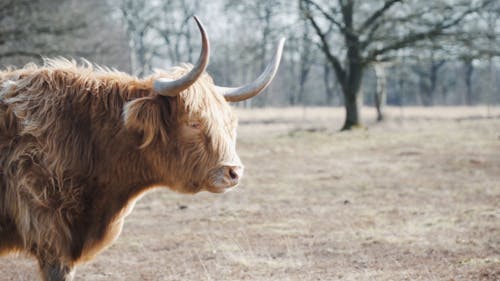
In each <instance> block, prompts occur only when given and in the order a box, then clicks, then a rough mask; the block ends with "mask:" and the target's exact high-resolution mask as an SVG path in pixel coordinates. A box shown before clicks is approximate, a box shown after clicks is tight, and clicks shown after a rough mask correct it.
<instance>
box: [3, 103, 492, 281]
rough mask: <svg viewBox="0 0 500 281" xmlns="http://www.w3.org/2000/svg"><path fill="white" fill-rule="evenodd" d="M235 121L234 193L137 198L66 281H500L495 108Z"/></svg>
mask: <svg viewBox="0 0 500 281" xmlns="http://www.w3.org/2000/svg"><path fill="white" fill-rule="evenodd" d="M238 111H239V112H238V114H239V116H240V121H241V125H240V130H239V151H240V156H241V157H242V160H243V161H244V163H245V164H246V176H245V179H244V180H243V183H242V185H241V186H240V187H239V188H238V189H237V190H235V191H234V192H231V193H228V194H224V195H214V194H208V193H202V194H198V195H195V196H186V195H179V194H175V193H173V192H170V191H167V190H157V191H153V192H152V193H150V194H148V195H146V196H145V197H144V198H143V199H142V200H141V201H140V202H139V203H138V204H137V206H136V208H135V211H134V212H133V213H132V214H131V215H130V217H129V218H128V219H127V221H126V223H125V228H124V231H123V233H122V235H121V237H120V238H119V239H118V241H117V242H116V243H115V244H114V245H113V246H112V247H111V248H110V249H108V250H107V251H106V252H104V253H103V254H102V255H100V256H99V257H98V258H97V259H96V260H95V261H93V262H91V263H88V264H85V265H83V266H80V267H79V268H78V269H77V278H75V279H76V280H96V281H98V280H444V281H451V280H454V281H458V280H464V281H466V280H467V281H468V280H482V281H485V280H490V281H496V280H500V118H499V116H500V108H498V107H497V108H495V107H494V108H490V109H487V108H486V107H473V108H457V107H449V108H446V107H442V108H431V109H423V108H404V109H402V110H401V109H399V108H388V113H389V120H388V121H386V122H385V123H383V124H374V123H373V122H370V120H373V119H374V114H373V112H372V111H369V110H366V111H365V112H366V118H365V120H366V123H368V124H369V127H368V129H366V130H358V131H353V132H343V133H339V132H337V129H338V128H340V127H341V125H342V124H341V123H342V114H343V110H342V109H332V108H306V109H302V108H291V109H290V108H285V109H254V110H242V109H241V110H238ZM33 279H36V266H35V263H34V261H33V260H31V259H27V258H25V257H22V256H21V257H13V256H8V257H2V258H0V280H33Z"/></svg>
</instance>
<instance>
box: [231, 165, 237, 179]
mask: <svg viewBox="0 0 500 281" xmlns="http://www.w3.org/2000/svg"><path fill="white" fill-rule="evenodd" d="M229 177H230V178H231V179H232V180H237V179H238V177H239V176H238V173H236V171H235V170H234V168H231V167H229Z"/></svg>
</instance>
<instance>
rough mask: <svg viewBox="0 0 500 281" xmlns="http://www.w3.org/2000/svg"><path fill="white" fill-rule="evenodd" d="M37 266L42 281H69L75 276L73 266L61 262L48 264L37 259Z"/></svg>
mask: <svg viewBox="0 0 500 281" xmlns="http://www.w3.org/2000/svg"><path fill="white" fill-rule="evenodd" d="M38 264H39V265H40V272H41V273H42V279H43V280H44V281H71V280H73V276H74V275H75V270H74V268H73V266H69V265H65V264H63V263H61V262H57V261H56V262H51V263H48V262H44V261H42V260H40V259H38Z"/></svg>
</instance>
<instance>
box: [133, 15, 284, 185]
mask: <svg viewBox="0 0 500 281" xmlns="http://www.w3.org/2000/svg"><path fill="white" fill-rule="evenodd" d="M195 20H196V23H197V24H198V28H199V29H200V32H201V37H202V51H201V54H200V58H199V60H198V62H197V63H196V65H194V66H192V67H190V66H187V65H185V66H182V67H176V68H174V69H173V70H172V71H171V72H168V73H164V72H159V73H157V75H155V76H153V79H152V80H151V83H152V90H151V91H152V95H151V96H148V97H145V98H139V99H136V100H133V101H131V102H129V103H127V104H126V105H125V109H124V120H125V125H126V127H127V128H128V129H129V130H131V131H134V132H137V136H138V140H139V143H140V148H141V149H142V151H143V154H144V155H146V157H147V158H148V161H147V162H148V164H149V165H150V166H151V167H150V169H149V170H150V171H151V173H154V174H155V175H154V176H157V177H159V179H158V180H159V181H161V182H162V183H164V184H166V185H168V186H170V187H171V188H173V189H175V190H178V191H180V192H188V193H195V192H198V191H201V190H207V191H210V192H216V193H219V192H224V191H227V190H229V189H230V188H232V187H234V186H236V185H237V184H238V182H239V180H240V178H241V177H242V175H243V165H242V163H241V161H240V158H239V157H238V155H237V154H236V127H237V122H238V121H237V118H236V116H235V115H234V113H233V111H232V110H231V107H230V106H229V103H228V102H238V101H243V100H246V99H249V98H252V97H254V96H256V95H257V94H259V93H260V92H262V91H263V90H264V89H265V88H266V87H267V86H268V85H269V83H270V82H271V80H272V79H273V77H274V75H275V74H276V71H277V69H278V66H279V62H280V59H281V53H282V49H283V45H284V39H281V41H280V42H279V44H278V47H277V48H276V51H275V53H274V56H273V58H272V60H271V63H270V64H269V65H268V66H267V68H266V69H265V70H264V72H263V73H262V74H261V75H260V76H259V77H258V78H257V79H256V80H255V81H253V82H251V83H249V84H247V85H244V86H242V87H235V88H229V87H219V86H216V85H215V84H214V82H213V80H212V78H211V77H210V76H209V75H208V74H206V73H205V69H206V66H207V64H208V60H209V55H210V46H209V42H208V38H207V35H206V32H205V30H204V28H203V26H202V24H201V23H200V22H199V20H198V19H197V18H196V17H195ZM154 176H153V177H154Z"/></svg>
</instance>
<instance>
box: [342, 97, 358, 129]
mask: <svg viewBox="0 0 500 281" xmlns="http://www.w3.org/2000/svg"><path fill="white" fill-rule="evenodd" d="M344 104H345V113H346V115H345V122H344V126H342V129H341V131H345V130H351V129H353V128H360V127H362V126H361V112H360V107H361V99H360V97H359V94H358V93H357V91H356V92H349V93H347V94H346V93H344Z"/></svg>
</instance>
